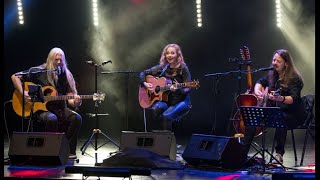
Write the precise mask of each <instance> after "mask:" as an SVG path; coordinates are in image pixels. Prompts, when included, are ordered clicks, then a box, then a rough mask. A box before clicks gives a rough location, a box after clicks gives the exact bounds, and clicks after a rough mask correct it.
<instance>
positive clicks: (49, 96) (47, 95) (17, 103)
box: [12, 82, 105, 117]
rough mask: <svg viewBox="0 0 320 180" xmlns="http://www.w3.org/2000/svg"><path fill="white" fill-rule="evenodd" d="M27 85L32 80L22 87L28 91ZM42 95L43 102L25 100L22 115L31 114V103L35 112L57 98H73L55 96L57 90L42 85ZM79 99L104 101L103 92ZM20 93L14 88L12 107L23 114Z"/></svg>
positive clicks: (43, 109) (45, 109)
mask: <svg viewBox="0 0 320 180" xmlns="http://www.w3.org/2000/svg"><path fill="white" fill-rule="evenodd" d="M29 85H35V84H34V83H32V82H25V83H24V89H25V90H26V91H29ZM41 91H42V94H43V95H44V96H43V102H25V104H24V116H25V117H29V116H30V114H31V108H32V105H33V112H37V111H39V110H42V111H48V109H47V107H46V104H47V102H49V101H59V100H68V99H74V96H72V95H62V96H57V94H58V92H57V91H56V89H55V88H54V87H52V86H44V87H42V88H41ZM79 96H80V97H81V99H92V100H93V101H104V98H105V94H104V93H94V94H93V95H79ZM22 98H23V97H22V94H21V93H20V92H19V91H18V90H14V92H13V95H12V107H13V110H14V111H15V113H16V114H17V115H19V116H22V115H23V111H22V110H23V106H22V100H23V99H22ZM32 103H34V104H32Z"/></svg>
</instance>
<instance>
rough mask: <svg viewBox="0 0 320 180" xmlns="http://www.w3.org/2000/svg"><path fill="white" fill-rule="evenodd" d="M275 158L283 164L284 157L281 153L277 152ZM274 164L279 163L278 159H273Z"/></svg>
mask: <svg viewBox="0 0 320 180" xmlns="http://www.w3.org/2000/svg"><path fill="white" fill-rule="evenodd" d="M275 158H276V159H277V160H278V161H279V162H280V163H281V164H283V157H282V155H281V154H279V153H277V154H276V156H275ZM272 164H279V163H278V162H277V161H276V160H272Z"/></svg>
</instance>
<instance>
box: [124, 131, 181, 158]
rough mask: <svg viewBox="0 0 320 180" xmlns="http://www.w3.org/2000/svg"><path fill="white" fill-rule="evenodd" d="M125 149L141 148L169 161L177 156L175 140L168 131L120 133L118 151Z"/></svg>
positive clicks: (172, 134)
mask: <svg viewBox="0 0 320 180" xmlns="http://www.w3.org/2000/svg"><path fill="white" fill-rule="evenodd" d="M127 147H135V148H143V149H146V150H149V151H152V152H154V153H157V154H159V155H162V156H167V157H169V158H170V159H171V160H175V159H176V155H177V144H176V138H175V136H174V133H173V132H170V131H153V132H133V131H122V134H121V139H120V150H123V149H125V148H127Z"/></svg>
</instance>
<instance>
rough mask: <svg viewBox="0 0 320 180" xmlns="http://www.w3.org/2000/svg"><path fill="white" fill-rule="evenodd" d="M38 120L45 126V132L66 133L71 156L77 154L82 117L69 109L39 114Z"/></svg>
mask: <svg viewBox="0 0 320 180" xmlns="http://www.w3.org/2000/svg"><path fill="white" fill-rule="evenodd" d="M37 119H38V120H40V121H42V122H43V123H44V124H45V132H64V133H65V134H66V137H67V139H68V140H69V145H70V154H76V148H77V139H78V134H79V130H80V127H81V124H82V118H81V116H80V115H79V114H78V113H76V112H75V111H72V110H71V109H69V108H64V109H62V110H61V109H57V110H52V111H51V112H50V111H46V112H39V113H38V114H37Z"/></svg>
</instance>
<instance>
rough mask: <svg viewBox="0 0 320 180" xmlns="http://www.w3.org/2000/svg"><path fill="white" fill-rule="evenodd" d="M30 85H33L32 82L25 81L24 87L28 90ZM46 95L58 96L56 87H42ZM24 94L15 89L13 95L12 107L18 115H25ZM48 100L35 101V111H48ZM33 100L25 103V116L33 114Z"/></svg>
mask: <svg viewBox="0 0 320 180" xmlns="http://www.w3.org/2000/svg"><path fill="white" fill-rule="evenodd" d="M28 85H33V83H31V82H25V83H24V89H25V90H26V91H29V89H28ZM41 90H42V92H43V94H44V95H49V96H57V91H56V90H55V89H54V87H51V86H44V87H42V88H41ZM22 98H23V97H22V94H20V92H19V91H18V90H14V92H13V95H12V107H13V110H14V111H15V112H16V114H17V115H19V116H22V115H23V106H22V100H23V99H22ZM46 104H47V102H44V103H42V102H35V103H34V106H33V112H37V111H39V110H42V111H48V110H47V107H46ZM31 106H32V103H31V102H25V104H24V117H29V116H30V114H31Z"/></svg>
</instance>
